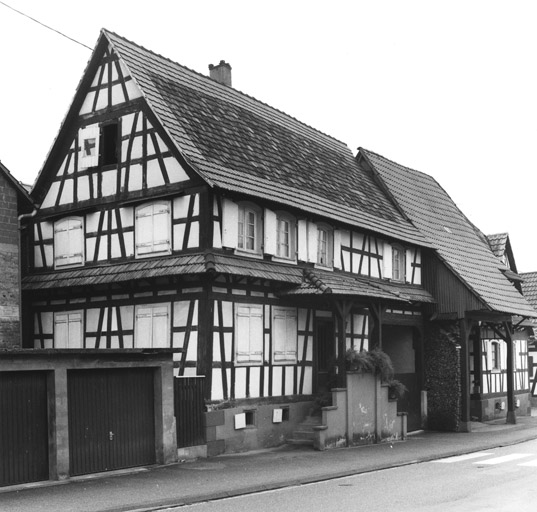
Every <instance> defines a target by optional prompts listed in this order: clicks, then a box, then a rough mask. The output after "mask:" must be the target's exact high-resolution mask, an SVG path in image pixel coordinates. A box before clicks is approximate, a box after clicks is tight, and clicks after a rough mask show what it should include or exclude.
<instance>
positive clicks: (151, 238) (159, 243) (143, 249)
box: [134, 201, 172, 258]
mask: <svg viewBox="0 0 537 512" xmlns="http://www.w3.org/2000/svg"><path fill="white" fill-rule="evenodd" d="M139 219H144V220H147V221H148V222H147V223H146V222H142V221H141V220H139ZM163 221H165V223H166V225H165V235H164V238H163V239H156V227H157V226H159V228H160V227H161V223H162V222H163ZM142 224H150V227H148V226H147V225H146V226H144V225H142ZM134 238H135V257H136V258H150V257H152V256H163V255H168V254H171V253H172V239H171V238H172V211H171V202H170V201H154V202H152V203H144V204H141V205H138V206H137V207H136V208H135V211H134Z"/></svg>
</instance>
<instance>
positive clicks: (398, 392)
mask: <svg viewBox="0 0 537 512" xmlns="http://www.w3.org/2000/svg"><path fill="white" fill-rule="evenodd" d="M386 384H388V398H390V399H391V400H398V399H399V398H403V396H404V395H405V393H406V392H407V391H408V388H407V387H406V386H405V385H404V384H403V383H402V382H401V381H399V380H397V379H390V380H389V381H387V382H386Z"/></svg>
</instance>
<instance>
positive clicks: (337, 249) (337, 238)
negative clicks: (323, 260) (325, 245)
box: [333, 229, 343, 269]
mask: <svg viewBox="0 0 537 512" xmlns="http://www.w3.org/2000/svg"><path fill="white" fill-rule="evenodd" d="M333 251H334V267H335V268H338V269H341V268H343V265H342V263H341V231H340V230H339V229H334V249H333Z"/></svg>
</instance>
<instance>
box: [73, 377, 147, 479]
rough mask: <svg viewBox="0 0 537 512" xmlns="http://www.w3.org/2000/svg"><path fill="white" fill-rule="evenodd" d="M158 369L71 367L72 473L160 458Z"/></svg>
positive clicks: (97, 470)
mask: <svg viewBox="0 0 537 512" xmlns="http://www.w3.org/2000/svg"><path fill="white" fill-rule="evenodd" d="M153 375H154V370H152V369H150V368H124V369H123V368H122V369H112V370H108V369H107V370H71V371H69V372H68V375H67V378H68V403H69V406H68V407H69V463H70V473H71V475H81V474H86V473H97V472H100V471H110V470H113V469H120V468H127V467H132V466H142V465H146V464H154V463H155V419H154V418H155V415H154V392H153V390H154V384H153Z"/></svg>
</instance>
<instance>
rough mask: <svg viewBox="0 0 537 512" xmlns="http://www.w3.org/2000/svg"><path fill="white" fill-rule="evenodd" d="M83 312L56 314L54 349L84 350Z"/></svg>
mask: <svg viewBox="0 0 537 512" xmlns="http://www.w3.org/2000/svg"><path fill="white" fill-rule="evenodd" d="M83 340H84V332H83V328H82V312H80V311H73V312H70V313H55V314H54V348H83V346H84V341H83Z"/></svg>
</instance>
